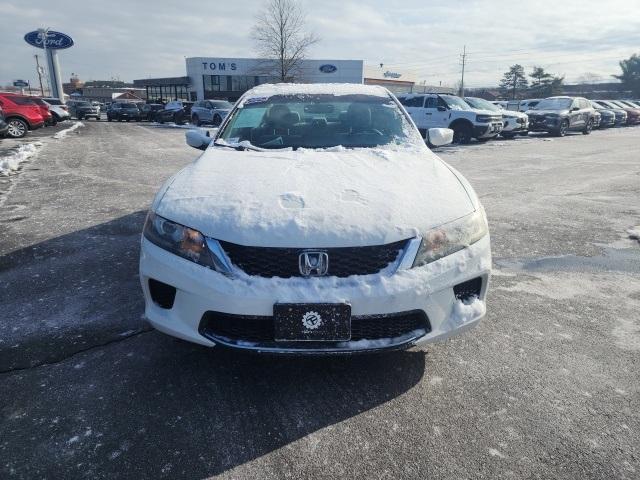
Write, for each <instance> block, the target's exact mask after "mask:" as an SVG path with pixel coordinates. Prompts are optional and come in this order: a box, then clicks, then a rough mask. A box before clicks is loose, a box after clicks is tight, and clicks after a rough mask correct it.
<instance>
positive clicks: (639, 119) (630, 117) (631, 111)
mask: <svg viewBox="0 0 640 480" xmlns="http://www.w3.org/2000/svg"><path fill="white" fill-rule="evenodd" d="M607 103H609V104H611V105H615V106H616V107H618V108H621V109H622V110H624V111H625V112H627V123H626V125H637V124H638V123H640V108H634V107H631V106H629V105H626V104H624V103H622V102H621V101H620V100H607Z"/></svg>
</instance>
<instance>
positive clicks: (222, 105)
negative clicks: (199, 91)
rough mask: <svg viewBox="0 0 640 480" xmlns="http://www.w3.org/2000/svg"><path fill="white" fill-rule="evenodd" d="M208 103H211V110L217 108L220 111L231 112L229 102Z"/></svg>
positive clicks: (231, 106)
mask: <svg viewBox="0 0 640 480" xmlns="http://www.w3.org/2000/svg"><path fill="white" fill-rule="evenodd" d="M209 103H211V106H212V107H213V108H219V109H222V110H231V109H232V108H233V105H231V103H229V102H224V101H218V102H209Z"/></svg>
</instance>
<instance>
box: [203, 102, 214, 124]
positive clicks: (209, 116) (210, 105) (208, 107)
mask: <svg viewBox="0 0 640 480" xmlns="http://www.w3.org/2000/svg"><path fill="white" fill-rule="evenodd" d="M204 108H205V111H206V114H205V118H206V120H207V122H208V123H212V122H213V112H214V110H215V108H214V106H213V103H211V102H204Z"/></svg>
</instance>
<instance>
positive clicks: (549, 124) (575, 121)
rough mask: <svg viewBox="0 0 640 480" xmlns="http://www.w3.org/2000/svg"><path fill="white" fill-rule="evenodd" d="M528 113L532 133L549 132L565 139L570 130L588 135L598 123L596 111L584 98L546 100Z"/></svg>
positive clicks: (551, 98)
mask: <svg viewBox="0 0 640 480" xmlns="http://www.w3.org/2000/svg"><path fill="white" fill-rule="evenodd" d="M526 113H527V115H529V131H530V132H549V133H551V134H553V135H556V136H558V137H564V135H565V134H566V133H567V132H568V131H570V130H574V131H580V132H582V133H584V134H585V135H588V134H589V133H591V130H592V129H593V127H594V126H595V123H596V111H595V109H594V108H593V106H592V105H591V102H589V100H587V99H586V98H582V97H549V98H545V99H544V100H541V101H540V103H538V104H537V105H536V108H535V109H534V110H527V112H526Z"/></svg>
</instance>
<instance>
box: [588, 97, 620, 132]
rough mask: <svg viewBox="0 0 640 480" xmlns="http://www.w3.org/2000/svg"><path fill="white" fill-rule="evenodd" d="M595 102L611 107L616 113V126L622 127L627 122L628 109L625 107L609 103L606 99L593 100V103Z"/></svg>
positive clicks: (607, 107)
mask: <svg viewBox="0 0 640 480" xmlns="http://www.w3.org/2000/svg"><path fill="white" fill-rule="evenodd" d="M594 102H595V103H596V105H598V106H601V107H603V108H606V109H609V110H610V111H612V112H613V113H614V114H615V116H616V126H618V127H620V126H622V125H626V124H627V111H626V110H625V109H623V108H620V107H618V106H616V105H614V104H612V103H609V102H607V101H606V100H591V103H594Z"/></svg>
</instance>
